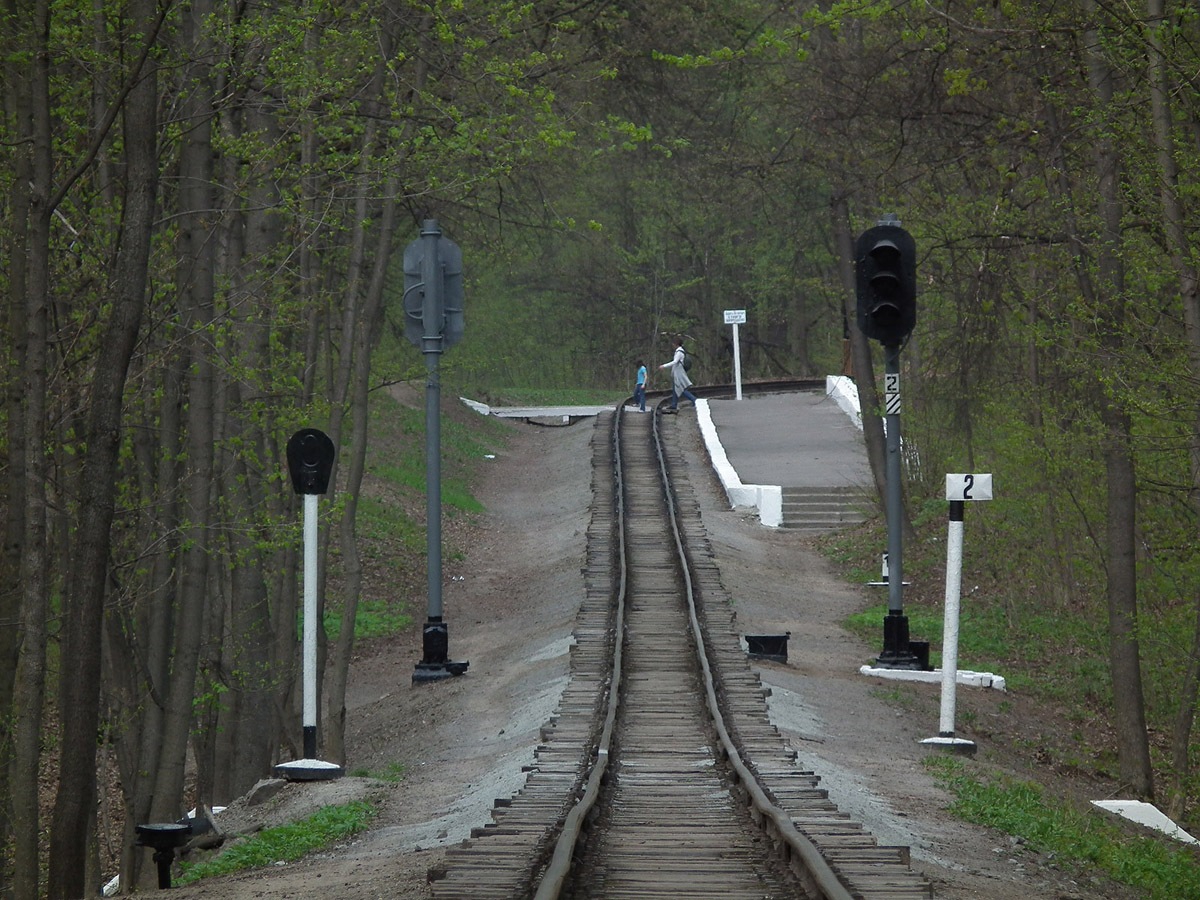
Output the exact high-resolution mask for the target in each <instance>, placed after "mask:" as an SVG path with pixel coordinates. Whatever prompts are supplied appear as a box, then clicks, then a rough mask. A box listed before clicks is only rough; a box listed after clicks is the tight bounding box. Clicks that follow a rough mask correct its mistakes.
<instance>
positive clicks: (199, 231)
mask: <svg viewBox="0 0 1200 900" xmlns="http://www.w3.org/2000/svg"><path fill="white" fill-rule="evenodd" d="M210 15H212V4H211V2H210V0H197V2H195V3H193V4H192V5H191V7H190V8H189V9H188V10H187V11H186V13H185V14H184V17H183V24H182V41H183V45H184V52H185V55H187V56H188V58H189V59H191V60H192V63H191V65H189V66H188V67H187V68H186V71H185V75H184V77H186V78H187V84H186V86H185V90H184V91H183V96H184V100H183V101H182V103H181V110H180V115H181V119H182V121H184V122H186V123H187V124H188V126H189V130H188V131H187V132H186V135H185V137H184V141H183V146H182V150H181V154H180V163H179V180H180V191H179V196H180V225H179V243H178V254H179V266H180V271H181V272H182V273H186V274H185V275H184V278H183V283H182V295H181V298H180V300H181V303H182V306H183V309H182V316H183V321H184V326H185V328H186V329H187V335H186V346H187V348H188V361H189V363H190V366H191V368H190V373H189V377H188V389H187V398H188V405H187V471H186V473H185V475H184V478H183V485H184V516H183V519H184V523H185V525H184V529H183V540H184V547H185V549H184V552H183V564H182V578H181V580H180V587H179V596H178V598H177V605H176V615H175V632H174V636H173V638H174V640H173V652H172V660H171V676H170V684H169V686H168V688H167V690H166V704H167V705H166V711H165V719H164V727H163V738H162V745H161V747H160V749H159V756H158V764H157V766H156V767H155V768H154V770H153V771H154V775H153V778H154V791H153V794H152V797H151V805H150V815H151V818H152V819H153V820H155V821H168V822H169V821H173V820H174V819H176V818H178V817H179V815H180V814H181V812H183V785H184V767H185V763H186V760H187V749H188V738H189V734H190V731H191V725H192V703H193V700H194V694H195V687H196V674H197V668H198V664H199V658H200V641H201V637H202V634H203V629H204V621H205V612H206V610H207V604H208V593H209V578H208V561H209V554H210V552H211V543H212V541H211V538H210V536H209V523H210V520H211V498H212V481H213V440H214V437H215V435H214V433H213V381H214V376H213V365H212V361H211V353H212V349H211V333H210V328H211V326H212V320H213V294H214V275H215V273H214V258H215V247H214V237H213V232H214V223H213V221H212V220H213V211H214V209H215V208H216V204H215V203H214V197H213V187H212V174H213V167H212V118H213V113H212V109H213V91H212V83H211V74H210V66H211V56H210V55H209V54H208V53H207V52H205V45H206V44H207V39H206V38H205V37H204V28H205V20H206V19H207V18H208V17H209V16H210Z"/></svg>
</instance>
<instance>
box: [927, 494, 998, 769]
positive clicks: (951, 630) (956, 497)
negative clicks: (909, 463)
mask: <svg viewBox="0 0 1200 900" xmlns="http://www.w3.org/2000/svg"><path fill="white" fill-rule="evenodd" d="M946 499H947V500H949V501H950V525H949V530H948V533H947V535H946V600H945V618H944V623H943V625H942V710H941V720H940V722H939V723H938V736H937V737H934V738H926V739H925V740H923V741H921V743H922V744H928V745H931V746H934V747H937V748H938V749H943V750H948V751H950V752H952V753H963V754H967V755H970V754H973V753H974V752H975V742H974V741H968V740H966V739H964V738H958V737H955V736H954V708H955V702H956V699H957V697H956V694H955V691H956V690H957V687H958V609H959V601H960V599H961V596H962V547H963V510H964V507H965V505H966V501H967V500H991V499H992V476H991V475H947V476H946Z"/></svg>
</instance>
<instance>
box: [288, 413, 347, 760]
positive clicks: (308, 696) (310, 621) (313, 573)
mask: <svg viewBox="0 0 1200 900" xmlns="http://www.w3.org/2000/svg"><path fill="white" fill-rule="evenodd" d="M336 455H337V453H336V450H335V449H334V446H333V441H332V440H330V439H329V436H328V435H326V434H325V433H324V432H322V431H318V430H317V429H316V428H302V429H300V430H299V431H297V432H296V433H295V434H293V435H292V437H291V439H290V440H289V441H288V445H287V461H288V471H289V472H290V474H291V476H292V487H293V489H294V490H295V491H296V493H297V494H301V495H303V497H304V633H303V645H302V672H301V675H302V686H303V693H304V710H303V712H304V723H303V726H304V732H303V744H304V758H303V759H297V760H293V761H292V762H286V763H280V764H279V765H277V766H275V774H276V775H278V776H279V777H281V778H286V779H287V780H288V781H327V780H329V779H333V778H340V777H341V776H342V774H343V773H344V770H343V768H342V767H341V766H340V765H338V764H337V763H332V762H326V761H325V760H322V759H317V628H318V626H319V624H320V623H319V621H318V610H317V550H318V549H319V544H318V538H319V534H318V527H317V526H318V520H317V497H318V495H320V494H324V493H325V492H326V491H327V490H328V489H329V477H330V474H331V471H332V469H333V461H334V457H335V456H336Z"/></svg>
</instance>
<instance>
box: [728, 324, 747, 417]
mask: <svg viewBox="0 0 1200 900" xmlns="http://www.w3.org/2000/svg"><path fill="white" fill-rule="evenodd" d="M725 324H726V325H732V326H733V383H734V386H735V390H734V393H735V396H736V397H737V399H739V400H741V399H742V349H741V347H739V346H738V326H739V325H744V324H746V311H745V310H744V309H727V310H725Z"/></svg>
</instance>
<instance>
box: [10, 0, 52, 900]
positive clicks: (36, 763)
mask: <svg viewBox="0 0 1200 900" xmlns="http://www.w3.org/2000/svg"><path fill="white" fill-rule="evenodd" d="M49 31H50V11H49V5H48V4H47V3H45V2H39V3H37V4H36V9H35V10H34V15H33V27H32V28H31V29H30V41H29V46H30V48H31V49H33V51H34V52H33V66H32V78H30V80H29V88H28V90H22V89H18V94H17V98H16V99H17V121H18V122H19V123H20V127H21V132H20V133H23V134H26V135H27V136H28V139H29V142H28V149H27V150H26V151H25V152H21V153H19V163H18V173H19V175H18V177H21V176H24V177H25V178H26V179H27V181H26V182H25V183H24V184H22V185H19V186H16V187H15V191H16V195H17V196H16V200H17V207H18V209H22V210H23V213H24V216H25V218H24V221H23V222H22V227H21V228H20V229H18V234H21V233H22V231H23V230H24V229H25V228H27V229H28V231H27V232H26V233H25V235H24V236H25V238H26V246H24V247H22V248H20V251H19V252H21V253H22V254H23V255H27V263H26V265H27V269H26V271H25V276H26V277H25V280H24V284H23V285H21V286H22V287H23V288H24V294H23V296H21V297H20V298H19V301H17V298H16V297H14V301H17V302H19V303H20V304H21V313H20V314H19V315H18V316H16V317H15V318H16V319H17V321H19V322H20V323H21V324H22V326H23V331H22V335H21V338H20V344H21V346H20V362H21V365H22V366H23V377H22V379H21V389H20V400H19V401H18V403H17V408H16V412H17V421H16V423H14V432H15V433H16V434H17V435H19V436H20V438H21V441H22V443H21V445H20V449H19V450H17V449H16V448H14V453H15V454H16V455H17V456H18V457H19V462H21V463H23V465H21V466H20V467H19V469H18V471H19V473H20V477H21V478H22V482H21V483H20V484H19V485H17V486H16V488H15V490H14V491H13V494H14V498H15V499H18V500H20V501H21V507H20V508H19V510H17V512H18V513H19V514H20V515H21V516H22V521H21V523H20V525H19V527H17V528H14V529H13V530H14V531H15V532H16V534H15V535H14V536H15V537H17V538H18V540H19V541H20V543H19V547H18V549H19V564H18V580H17V582H16V584H18V585H19V588H18V590H19V594H17V597H16V598H14V599H17V598H19V604H17V605H18V606H19V617H17V619H16V621H18V622H20V628H19V629H17V628H14V629H13V630H12V631H13V637H14V639H15V641H14V642H15V644H16V646H17V649H18V655H17V656H16V659H15V663H16V666H15V671H14V672H13V675H14V680H13V682H12V715H13V718H12V723H13V724H12V728H13V736H12V750H11V752H12V761H11V766H10V767H9V768H8V776H9V778H8V784H9V786H10V791H11V794H10V795H8V796H6V797H5V798H0V799H5V800H9V802H11V807H10V810H11V815H12V839H13V843H12V852H13V855H12V865H13V871H12V896H13V898H14V900H36V898H37V897H38V896H39V882H40V878H39V875H40V873H41V860H40V855H39V846H38V835H39V833H40V830H41V829H40V827H39V823H40V813H39V803H38V801H39V798H38V783H39V777H38V776H39V773H40V763H41V744H42V741H41V737H42V734H41V731H42V712H43V707H44V704H45V690H46V619H47V612H48V606H49V595H50V586H49V559H48V547H47V531H46V521H47V510H46V483H47V480H48V465H47V460H46V452H45V443H46V408H47V397H46V391H47V355H48V351H47V331H48V325H47V319H48V308H49V301H50V217H51V215H52V214H53V211H52V209H51V207H50V193H51V178H52V174H51V173H52V171H53V163H52V158H51V157H52V152H53V150H52V147H51V125H50V86H49V85H50V76H49V65H50V57H49V52H48V49H47V44H48V40H49ZM14 308H16V302H14Z"/></svg>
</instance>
